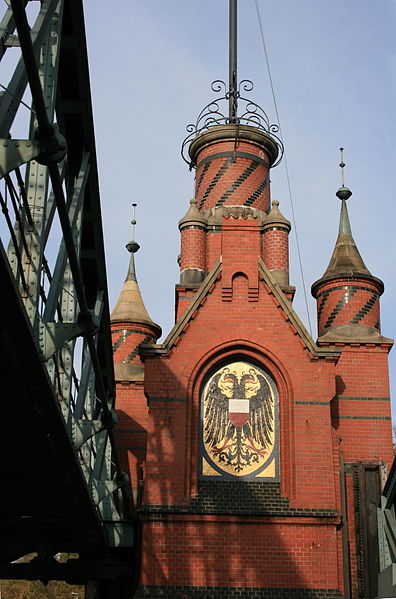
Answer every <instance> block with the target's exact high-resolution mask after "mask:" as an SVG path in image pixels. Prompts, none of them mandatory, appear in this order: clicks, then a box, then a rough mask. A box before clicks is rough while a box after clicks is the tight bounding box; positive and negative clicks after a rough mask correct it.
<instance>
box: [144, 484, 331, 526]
mask: <svg viewBox="0 0 396 599" xmlns="http://www.w3.org/2000/svg"><path fill="white" fill-rule="evenodd" d="M140 511H141V512H143V513H190V514H191V513H192V514H227V515H233V514H241V515H243V514H246V515H250V516H252V515H255V514H257V515H261V516H263V515H268V516H309V517H316V518H317V517H320V518H334V517H335V516H337V511H336V510H331V509H329V510H326V509H316V510H315V509H309V508H304V509H301V508H299V509H296V508H291V507H290V503H289V500H288V499H287V498H286V497H282V495H281V492H280V483H268V482H263V483H257V482H244V481H238V482H233V481H222V482H220V481H203V480H201V481H199V483H198V496H197V497H194V498H193V499H191V501H190V504H189V505H176V506H174V505H172V506H170V505H146V506H143V507H142V508H141V509H140Z"/></svg>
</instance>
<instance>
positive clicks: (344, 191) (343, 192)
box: [336, 185, 352, 200]
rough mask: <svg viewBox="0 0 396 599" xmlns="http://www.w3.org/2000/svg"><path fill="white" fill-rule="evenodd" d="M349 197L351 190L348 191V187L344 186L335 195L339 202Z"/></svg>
mask: <svg viewBox="0 0 396 599" xmlns="http://www.w3.org/2000/svg"><path fill="white" fill-rule="evenodd" d="M351 195H352V192H351V190H350V189H348V187H345V186H344V185H343V186H342V187H340V189H339V190H338V191H337V193H336V196H337V198H339V199H340V200H348V198H350V197H351Z"/></svg>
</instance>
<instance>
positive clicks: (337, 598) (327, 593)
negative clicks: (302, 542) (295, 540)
mask: <svg viewBox="0 0 396 599" xmlns="http://www.w3.org/2000/svg"><path fill="white" fill-rule="evenodd" d="M170 598H172V599H237V598H238V599H343V595H342V594H341V593H340V592H339V591H337V590H334V589H287V588H273V589H269V588H255V587H245V588H242V587H190V586H182V587H180V586H167V587H164V586H161V587H157V586H151V585H150V586H143V587H140V588H139V589H138V591H137V593H136V595H135V599H170Z"/></svg>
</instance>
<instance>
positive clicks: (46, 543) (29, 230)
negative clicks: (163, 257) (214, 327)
mask: <svg viewBox="0 0 396 599" xmlns="http://www.w3.org/2000/svg"><path fill="white" fill-rule="evenodd" d="M10 4H11V6H10V7H8V8H7V9H6V12H5V15H4V17H3V19H2V21H1V23H0V41H2V42H3V43H2V44H0V48H1V50H0V59H1V57H2V56H3V55H4V54H5V53H6V52H13V53H16V54H20V53H21V52H22V55H23V56H21V57H20V58H19V59H18V60H17V61H16V66H15V70H14V72H13V74H12V75H11V78H10V81H9V84H8V85H7V86H6V91H5V92H4V93H3V94H1V95H0V138H1V139H0V178H1V177H3V178H2V180H1V181H0V199H1V201H2V207H3V211H4V212H5V213H7V220H6V222H5V224H4V223H3V222H1V223H0V237H1V241H2V246H5V247H7V252H6V253H5V252H3V250H2V247H1V246H0V249H1V253H0V257H1V261H2V262H1V266H2V270H1V272H2V273H3V274H2V276H4V277H7V278H9V281H8V282H9V289H10V292H9V293H8V295H7V298H5V299H4V300H3V303H4V310H8V312H10V306H12V308H13V311H14V314H13V318H15V315H17V318H18V319H19V320H20V321H21V323H23V326H22V325H21V327H19V328H18V327H17V328H16V329H15V330H16V331H19V332H18V333H17V332H16V333H15V335H16V337H15V338H14V339H13V340H12V342H13V343H18V342H19V343H20V344H23V347H24V348H28V347H29V348H33V347H35V350H34V353H35V356H34V359H33V358H32V360H31V362H32V363H33V361H34V362H35V364H36V366H35V372H37V380H33V379H34V377H30V378H29V377H27V378H26V380H24V381H21V384H22V387H21V388H23V391H22V390H21V391H20V392H19V393H20V395H19V397H20V405H21V414H22V412H23V413H24V414H25V410H26V414H28V413H29V409H30V408H29V406H30V405H32V408H31V409H32V416H31V417H32V419H33V420H34V418H36V413H37V412H38V413H39V414H45V417H44V416H40V418H41V420H40V422H42V423H45V424H43V432H41V428H40V426H41V425H40V426H39V427H36V429H35V432H34V433H33V432H32V435H33V436H34V437H35V440H33V438H32V441H31V442H32V444H38V446H39V445H40V444H41V437H40V435H41V434H42V435H43V438H42V441H43V443H44V445H43V447H44V446H45V444H46V443H47V439H51V448H52V449H51V451H53V453H54V455H57V456H58V459H57V461H55V464H56V468H57V469H59V472H60V478H59V481H61V482H59V481H58V482H57V483H56V484H58V486H59V489H52V488H51V485H52V484H55V483H54V482H53V480H52V477H51V467H50V461H48V463H47V455H46V452H45V451H44V450H43V451H42V452H41V453H40V451H41V450H37V451H38V454H37V455H38V456H40V459H41V460H42V466H41V470H42V479H41V480H37V487H34V485H35V484H36V483H34V485H33V487H34V488H32V489H30V492H31V493H33V495H34V494H35V493H36V496H37V497H45V495H46V494H47V495H48V496H51V494H52V492H54V494H55V495H56V493H57V492H58V491H60V490H61V489H62V488H63V487H62V485H64V488H63V491H62V494H63V498H66V497H68V496H69V493H70V489H71V488H73V487H75V488H76V489H78V494H79V497H80V499H79V502H78V503H76V504H75V503H74V501H73V496H72V495H70V497H71V499H70V511H69V510H68V509H66V507H65V506H63V507H62V510H63V512H62V510H61V509H59V514H58V512H57V508H56V506H53V507H51V509H50V510H49V511H48V506H45V505H44V503H45V501H44V499H40V501H39V500H37V506H34V507H30V504H31V503H32V502H31V501H30V504H29V501H28V500H26V503H23V499H21V497H23V490H22V487H21V482H20V481H18V480H17V478H16V477H14V472H13V468H12V464H9V467H8V466H7V478H8V480H10V481H12V480H14V481H15V482H14V485H15V494H18V500H17V501H16V505H15V506H14V508H13V510H11V511H10V516H9V517H10V518H11V519H12V518H14V520H15V519H17V520H18V519H20V518H25V519H27V520H26V522H30V523H32V522H33V521H34V522H35V523H37V524H34V526H33V527H32V526H31V525H30V524H29V526H30V528H28V527H27V528H25V530H24V529H23V522H22V520H21V524H20V526H19V524H18V527H14V528H13V529H12V527H11V529H12V530H13V531H14V537H15V539H13V538H12V535H11V534H10V535H9V543H10V546H9V548H8V549H9V551H8V553H7V551H6V550H4V551H6V553H7V556H8V555H9V556H12V557H13V558H14V557H15V555H16V554H17V553H18V551H19V550H23V549H22V547H24V549H26V550H29V551H31V550H37V551H42V550H43V548H44V549H45V550H46V551H47V552H50V553H51V552H57V551H64V550H67V551H76V552H77V553H78V552H79V551H82V552H85V553H87V552H89V551H91V550H93V549H94V551H95V552H96V554H100V549H99V548H100V547H101V546H102V547H103V548H104V549H103V550H104V551H107V550H108V549H109V548H112V547H117V548H122V547H125V548H127V547H131V545H132V538H133V531H132V527H131V522H132V521H131V516H130V507H131V497H130V494H129V492H128V486H129V483H128V477H127V476H126V475H125V474H124V473H123V472H122V470H121V467H120V464H119V460H118V457H117V451H116V446H115V441H114V435H113V427H114V425H115V422H116V418H115V413H114V401H115V382H114V371H113V358H112V347H111V337H110V319H109V306H108V294H107V282H106V271H105V262H104V249H103V233H102V227H101V213H100V198H99V189H98V176H97V164H96V155H95V139H94V131H93V117H92V109H91V99H90V90H89V74H88V66H87V57H86V47H85V33H84V27H83V14H82V4H81V0H73V1H71V0H44V1H43V2H42V3H41V5H39V6H38V12H37V17H36V20H35V23H34V25H33V26H32V28H31V30H30V31H29V28H28V27H27V23H26V20H25V18H24V10H25V5H26V2H23V1H21V0H11V2H10ZM13 11H14V12H13ZM15 29H16V30H17V34H18V35H15V34H14V32H15ZM11 38H12V43H11V42H10V40H11ZM27 86H29V87H30V93H31V96H32V108H31V114H30V125H29V130H28V132H27V135H26V139H25V140H18V139H15V140H14V139H13V136H12V132H13V129H14V128H16V127H18V126H19V125H20V123H21V122H23V120H24V118H25V117H24V115H25V114H26V110H27V108H26V103H25V102H24V98H25V97H26V96H25V92H26V90H27V89H28V87H27ZM25 120H26V119H25ZM58 131H59V132H58ZM66 150H67V153H66ZM10 200H11V203H10ZM11 215H12V216H13V219H14V222H15V225H14V226H13V227H11V226H10V222H11V220H12V219H11ZM6 256H7V257H6ZM13 294H15V298H14V299H13V300H12V301H11V300H10V298H11V296H13ZM13 297H14V296H13ZM10 302H11V303H10ZM7 334H8V339H11V330H10V331H9V333H7ZM18 335H19V336H18ZM7 343H8V342H7ZM7 347H8V346H7ZM7 347H6V346H4V348H0V349H4V351H8V349H7ZM26 351H27V350H26ZM29 351H30V354H28V353H27V354H26V356H27V358H26V360H28V361H29V357H28V356H29V355H32V350H31V349H30V350H29ZM21 355H22V354H21ZM37 360H38V361H39V362H41V365H42V366H38V362H37ZM10 364H12V360H11V362H10ZM9 371H10V377H9V380H7V371H6V370H5V371H4V379H5V391H4V395H5V396H6V398H7V402H8V403H7V402H6V403H5V405H10V406H11V405H13V402H14V399H13V398H14V396H15V391H14V380H15V379H14V378H13V377H14V375H13V374H12V372H11V371H12V368H11V369H9ZM22 394H23V395H22ZM29 398H33V400H32V401H31V400H30V399H29ZM37 402H38V403H37ZM44 402H45V403H44ZM22 406H23V410H22ZM25 417H26V416H25ZM51 427H52V428H51ZM20 428H21V427H20ZM52 430H53V431H55V430H56V431H57V432H56V435H54V437H53V435H52V432H51V431H52ZM20 434H21V435H22V434H23V433H22V429H21V433H20ZM36 434H37V435H38V437H37V439H36ZM14 436H15V435H14ZM25 440H26V439H22V437H21V440H20V442H19V447H21V448H22V447H24V441H25ZM12 441H13V438H12V437H11V436H10V442H9V445H10V446H11V445H12ZM17 444H18V438H15V451H16V447H17ZM21 451H22V449H21ZM1 452H2V445H0V459H3V461H4V460H5V459H7V460H9V459H10V457H9V454H7V458H5V454H4V455H2V453H1ZM26 452H27V449H26ZM30 459H31V456H29V455H28V454H27V453H26V463H30ZM51 459H52V458H51ZM37 466H38V468H40V464H37ZM62 468H63V470H62ZM16 469H17V468H16ZM62 471H64V472H65V473H68V474H67V475H66V474H65V476H64V481H63V479H62ZM69 471H70V472H72V473H73V474H69ZM55 479H56V480H57V477H56V476H55V475H54V480H55ZM62 481H63V482H62ZM10 484H11V486H12V484H13V483H12V482H11V483H10ZM43 489H44V491H45V492H44V493H43V492H42V491H43ZM76 493H77V491H76ZM7 501H8V500H7ZM58 501H59V503H62V505H63V499H62V501H61V500H60V499H59V500H58ZM20 502H22V503H21V505H20V507H18V506H19V503H20ZM40 502H41V503H40ZM8 505H9V504H7V506H8ZM41 505H42V508H41V507H40V506H41ZM65 505H66V504H65ZM7 506H6V505H5V504H3V505H1V498H0V507H2V508H3V509H2V511H3V513H5V512H6V511H7V509H9V508H8V507H7ZM11 513H12V515H11ZM48 513H54V514H55V513H56V514H57V515H56V518H55V516H53V517H54V518H55V520H56V522H57V523H58V524H57V526H56V527H55V526H54V527H53V528H52V529H51V527H49V528H48V530H47V528H46V531H47V532H46V533H45V535H44V533H43V534H42V535H41V536H42V537H43V539H44V537H45V539H44V540H42V539H41V537H40V534H41V533H39V532H37V531H38V530H39V529H40V526H41V528H42V530H43V526H44V525H43V522H44V520H45V519H46V518H47V517H48ZM62 513H65V514H66V515H65V516H64V520H65V522H64V524H63V525H62V524H61V521H62V517H61V514H62ZM82 513H84V514H86V516H85V517H84V518H85V520H86V522H87V524H86V534H85V535H84V519H82V520H81V514H82ZM73 514H74V515H75V516H74V518H75V522H73ZM6 520H7V517H6ZM55 520H54V521H55ZM18 521H19V520H18ZM7 522H8V520H7ZM10 522H11V520H10ZM40 522H41V524H40ZM77 522H78V524H77ZM95 522H96V523H97V528H96V525H95V524H94V523H95ZM0 524H1V522H0ZM7 526H8V525H7ZM10 526H11V524H10ZM73 527H74V529H73ZM11 529H10V530H11ZM73 530H74V535H75V547H74V548H73V546H72V545H73V541H72V540H70V539H71V538H72V536H73V535H72V534H71V531H73ZM13 544H14V545H15V547H14V545H13ZM40 544H41V546H39V545H40ZM17 545H18V547H20V549H19V550H17V549H16V546H17ZM13 547H14V548H13ZM106 548H107V549H106ZM15 552H16V553H15ZM0 554H1V551H0ZM0 557H1V556H0ZM0 570H1V559H0ZM0 575H1V572H0Z"/></svg>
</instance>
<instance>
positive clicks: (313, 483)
mask: <svg viewBox="0 0 396 599" xmlns="http://www.w3.org/2000/svg"><path fill="white" fill-rule="evenodd" d="M235 78H236V73H234V71H233V72H232V77H231V78H230V80H231V79H232V81H234V80H235ZM234 83H235V81H234ZM234 83H233V84H232V85H230V91H229V92H228V93H226V94H225V98H224V99H225V100H227V101H230V103H231V104H232V106H231V109H230V114H229V116H228V117H224V116H223V115H222V113H221V111H220V108H219V103H218V102H217V101H216V103H211V104H210V105H209V107H208V111H207V112H205V110H204V111H202V113H201V115H200V118H199V120H198V123H197V126H196V127H195V128H194V130H193V131H192V133H191V137H190V139H189V141H190V142H191V143H190V144H189V145H188V144H186V145H185V146H184V148H185V149H186V148H187V152H188V159H187V161H188V162H189V164H190V166H191V167H193V168H195V169H196V191H195V198H194V199H193V200H191V202H190V206H189V208H188V210H187V213H186V215H185V216H184V217H183V218H182V219H181V221H180V222H179V229H180V233H181V254H180V283H179V284H177V285H176V322H175V325H174V327H173V328H172V330H171V331H170V332H169V334H168V336H167V337H166V339H165V341H164V342H163V343H161V344H156V343H155V340H156V338H157V337H158V335H159V327H158V326H157V325H155V324H154V323H153V322H152V321H151V319H150V318H149V317H148V314H147V312H146V310H145V308H144V306H143V302H142V299H141V295H140V292H139V291H138V287H137V283H136V278H135V275H134V268H132V271H130V272H132V275H131V276H130V275H129V274H128V277H127V281H126V282H125V284H124V288H123V291H122V293H121V297H120V300H119V303H118V304H117V306H116V308H115V310H114V312H113V314H112V326H113V331H114V351H115V364H116V376H117V381H118V383H117V400H118V407H119V410H120V411H121V414H120V427H119V439H120V440H122V439H125V441H120V443H121V444H122V447H123V448H124V450H125V457H126V458H127V459H128V463H129V468H130V471H131V479H132V486H133V489H134V490H136V489H137V488H139V490H140V492H139V493H135V494H136V495H137V514H138V516H137V522H138V524H137V526H138V527H139V529H140V533H141V535H140V536H141V558H140V584H139V588H138V591H137V594H136V597H137V598H139V599H143V598H146V599H159V598H162V599H170V598H172V599H228V598H230V599H231V598H237V597H238V598H240V599H254V598H262V599H267V598H268V599H269V598H271V599H278V598H279V599H280V598H282V599H283V598H287V599H293V598H294V599H303V598H304V599H305V598H309V599H322V598H323V599H324V598H326V599H335V598H339V599H341V598H342V597H344V598H345V599H358V598H359V599H363V598H367V599H368V598H369V597H374V596H375V582H376V559H377V558H376V556H377V553H376V551H377V548H376V542H377V541H376V525H375V509H376V502H377V501H378V497H379V493H380V484H381V476H382V474H383V471H384V468H385V464H386V463H389V462H390V460H391V459H392V446H391V434H390V411H389V410H390V407H389V388H388V376H387V354H388V351H389V349H390V347H391V344H392V342H391V340H389V339H386V338H385V337H383V336H382V335H381V334H380V332H379V324H378V318H377V317H378V309H379V308H378V306H379V295H380V294H381V293H382V291H383V285H382V283H381V281H379V279H376V278H375V277H373V276H372V275H371V274H370V273H369V271H368V270H367V268H366V267H365V265H364V263H363V260H362V259H361V257H360V254H359V252H358V251H357V248H356V245H355V243H354V241H353V238H352V235H351V232H350V226H349V220H348V215H347V210H346V199H347V197H349V195H350V192H349V190H346V188H342V189H341V190H339V192H338V194H337V195H338V196H339V197H340V199H341V200H342V210H341V221H340V223H341V224H340V231H339V236H338V240H337V243H336V247H335V250H334V253H333V256H332V259H331V262H330V265H329V267H328V269H327V270H326V272H325V274H324V275H323V277H322V278H321V279H320V280H319V281H317V282H316V283H315V284H314V285H313V294H314V296H315V297H316V298H317V301H318V322H319V338H318V341H317V342H315V341H314V340H313V339H312V337H311V336H310V335H309V333H308V332H307V331H306V329H305V327H304V326H303V324H302V323H301V321H300V320H299V318H298V316H297V315H296V313H295V312H294V310H293V306H292V299H293V294H294V287H291V286H290V284H289V272H288V271H289V268H288V264H289V255H288V234H289V232H290V223H289V221H287V220H286V219H285V217H284V216H283V215H282V214H281V212H280V211H279V207H278V206H279V203H278V201H273V202H272V208H271V206H270V183H269V181H270V179H269V169H270V168H271V166H274V165H275V164H276V162H277V160H278V158H279V153H280V152H279V148H280V144H279V142H278V140H277V139H276V137H275V136H274V135H273V130H274V129H273V127H271V126H270V125H269V123H268V120H267V118H266V115H265V113H262V112H260V110H261V109H259V108H258V107H257V106H256V105H254V104H253V103H252V102H250V101H248V104H247V106H246V107H245V112H243V110H242V111H241V112H242V114H241V116H237V112H236V101H237V100H238V101H239V102H241V100H242V97H241V94H240V91H237V89H236V86H235V85H234ZM245 87H246V85H245ZM214 106H215V107H214ZM132 251H133V249H132ZM132 259H133V256H132ZM128 343H129V344H130V347H127V345H126V344H128Z"/></svg>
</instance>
